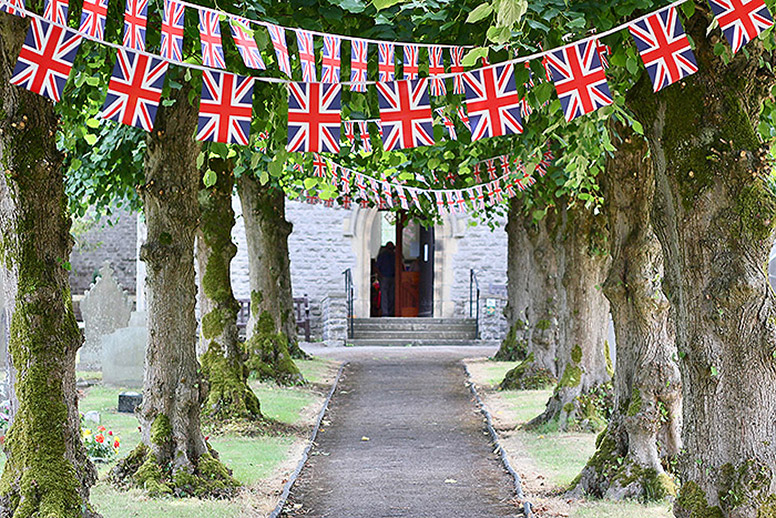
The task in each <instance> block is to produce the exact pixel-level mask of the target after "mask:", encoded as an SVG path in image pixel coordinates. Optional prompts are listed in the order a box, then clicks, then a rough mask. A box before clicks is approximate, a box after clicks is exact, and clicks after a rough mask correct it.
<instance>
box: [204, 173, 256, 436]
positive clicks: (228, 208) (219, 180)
mask: <svg viewBox="0 0 776 518" xmlns="http://www.w3.org/2000/svg"><path fill="white" fill-rule="evenodd" d="M210 168H211V169H212V170H213V171H214V172H215V173H216V183H215V184H214V185H213V186H212V187H205V186H204V185H203V186H201V189H200V191H199V206H200V213H201V217H200V228H199V233H198V238H197V257H198V259H199V274H200V285H201V286H202V291H201V293H200V311H201V314H202V315H203V316H202V324H201V332H200V341H201V342H202V344H203V345H204V347H205V348H206V351H205V353H204V354H203V355H202V356H201V358H200V361H201V364H202V370H201V372H202V379H203V383H204V387H205V396H204V402H203V406H202V411H203V413H204V415H205V417H206V418H208V419H210V420H213V421H223V420H228V419H257V418H259V417H261V411H260V406H259V400H258V398H257V397H256V395H255V394H254V393H253V391H252V390H251V388H250V387H249V386H248V382H247V379H248V369H247V366H246V364H245V360H246V358H247V355H246V354H245V349H244V347H243V344H241V343H240V341H239V339H238V331H237V313H238V312H239V309H240V306H239V303H238V302H237V299H235V298H234V292H233V291H232V282H231V275H230V265H231V262H232V259H233V258H234V256H235V254H236V253H237V247H236V246H235V244H234V243H233V242H232V228H233V227H234V210H233V209H232V192H233V191H234V176H233V166H232V163H231V161H225V160H221V159H211V160H210Z"/></svg>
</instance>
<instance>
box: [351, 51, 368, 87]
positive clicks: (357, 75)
mask: <svg viewBox="0 0 776 518" xmlns="http://www.w3.org/2000/svg"><path fill="white" fill-rule="evenodd" d="M368 47H369V44H368V43H367V42H366V41H364V40H351V41H350V82H351V85H350V90H351V91H353V92H366V79H367V76H366V69H367V49H368Z"/></svg>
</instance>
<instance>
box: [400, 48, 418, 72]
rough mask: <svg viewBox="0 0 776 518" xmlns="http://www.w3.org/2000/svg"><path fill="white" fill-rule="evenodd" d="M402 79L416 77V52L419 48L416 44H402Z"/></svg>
mask: <svg viewBox="0 0 776 518" xmlns="http://www.w3.org/2000/svg"><path fill="white" fill-rule="evenodd" d="M403 51H404V79H417V78H418V54H420V49H419V48H418V46H417V45H405V46H404V49H403Z"/></svg>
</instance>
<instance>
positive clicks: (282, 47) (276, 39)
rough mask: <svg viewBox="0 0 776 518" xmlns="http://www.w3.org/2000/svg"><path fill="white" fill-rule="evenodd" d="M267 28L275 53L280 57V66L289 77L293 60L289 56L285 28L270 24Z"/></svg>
mask: <svg viewBox="0 0 776 518" xmlns="http://www.w3.org/2000/svg"><path fill="white" fill-rule="evenodd" d="M267 30H268V31H269V38H270V39H271V40H272V46H273V47H274V48H275V55H276V56H277V58H278V68H279V69H280V71H281V72H283V73H284V74H286V75H287V76H288V77H291V61H290V60H289V58H288V44H287V43H286V31H285V29H283V27H279V26H277V25H272V24H269V25H267Z"/></svg>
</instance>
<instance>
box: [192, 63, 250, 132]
mask: <svg viewBox="0 0 776 518" xmlns="http://www.w3.org/2000/svg"><path fill="white" fill-rule="evenodd" d="M253 81H254V79H253V78H252V77H245V76H238V75H236V74H231V73H229V72H218V71H215V70H205V71H204V73H203V74H202V98H201V100H200V103H199V124H198V128H197V137H196V138H197V140H203V141H209V142H223V143H224V144H242V145H243V146H247V145H248V140H249V136H250V132H251V116H252V115H253Z"/></svg>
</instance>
